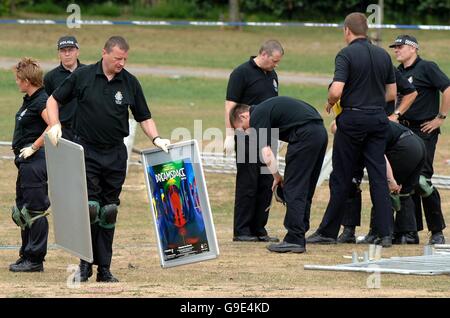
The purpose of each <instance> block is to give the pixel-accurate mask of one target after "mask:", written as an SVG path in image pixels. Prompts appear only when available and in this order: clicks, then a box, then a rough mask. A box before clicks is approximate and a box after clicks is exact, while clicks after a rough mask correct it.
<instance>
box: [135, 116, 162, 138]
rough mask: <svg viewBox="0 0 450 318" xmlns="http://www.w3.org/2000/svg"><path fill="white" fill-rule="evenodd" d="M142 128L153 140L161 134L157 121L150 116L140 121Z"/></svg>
mask: <svg viewBox="0 0 450 318" xmlns="http://www.w3.org/2000/svg"><path fill="white" fill-rule="evenodd" d="M139 124H140V125H141V128H142V130H143V131H144V133H145V134H146V135H147V137H148V138H150V139H151V140H153V138H155V137H156V136H159V133H158V129H157V128H156V124H155V121H154V120H153V119H152V118H150V119H146V120H144V121H142V122H140V123H139Z"/></svg>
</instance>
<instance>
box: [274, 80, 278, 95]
mask: <svg viewBox="0 0 450 318" xmlns="http://www.w3.org/2000/svg"><path fill="white" fill-rule="evenodd" d="M273 89H274V90H275V92H277V93H278V83H277V81H276V80H275V79H273Z"/></svg>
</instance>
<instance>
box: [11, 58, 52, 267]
mask: <svg viewBox="0 0 450 318" xmlns="http://www.w3.org/2000/svg"><path fill="white" fill-rule="evenodd" d="M14 72H15V75H16V83H17V86H18V87H19V90H20V91H21V92H22V93H25V96H24V97H23V103H22V106H21V107H20V109H19V111H18V112H17V114H16V118H15V122H16V124H15V128H14V137H13V142H12V148H13V151H14V155H15V159H14V163H15V165H16V167H17V169H18V174H17V181H16V205H15V206H13V208H12V219H13V221H14V223H16V224H17V226H19V227H20V228H21V236H22V246H21V248H20V252H19V256H20V257H19V259H18V260H17V261H16V262H15V263H13V264H11V265H10V267H9V270H10V271H12V272H42V271H43V270H44V266H43V261H44V257H45V255H46V254H47V237H48V222H47V218H46V217H45V216H46V215H47V213H46V210H47V209H48V207H49V206H50V201H49V199H48V195H47V170H46V166H45V152H44V148H43V146H44V136H43V133H44V132H45V130H46V129H47V111H46V109H45V106H46V102H47V98H48V96H47V94H46V92H45V90H44V88H43V71H42V69H41V68H40V66H39V64H38V63H37V62H36V61H35V60H33V59H30V58H22V59H21V60H20V62H19V63H17V65H16V66H15V67H14Z"/></svg>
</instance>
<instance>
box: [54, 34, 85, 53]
mask: <svg viewBox="0 0 450 318" xmlns="http://www.w3.org/2000/svg"><path fill="white" fill-rule="evenodd" d="M65 47H76V48H77V49H79V48H80V46H79V45H78V42H77V39H76V38H75V37H74V36H63V37H61V38H60V39H59V40H58V43H57V48H58V50H59V49H63V48H65Z"/></svg>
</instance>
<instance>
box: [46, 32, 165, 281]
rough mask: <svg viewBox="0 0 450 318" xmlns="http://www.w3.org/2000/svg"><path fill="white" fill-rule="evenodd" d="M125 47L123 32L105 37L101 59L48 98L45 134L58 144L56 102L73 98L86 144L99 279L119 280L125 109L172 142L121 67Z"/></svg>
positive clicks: (79, 137)
mask: <svg viewBox="0 0 450 318" xmlns="http://www.w3.org/2000/svg"><path fill="white" fill-rule="evenodd" d="M128 50H129V46H128V43H127V42H126V41H125V39H124V38H123V37H120V36H113V37H111V38H110V39H109V40H108V41H107V42H106V43H105V46H104V48H103V52H102V59H101V60H100V61H99V62H97V63H96V64H92V65H87V66H85V67H81V68H79V69H77V70H75V71H74V72H73V73H72V74H71V75H70V76H69V77H68V78H67V79H66V80H65V81H64V82H63V83H62V84H61V86H60V87H59V88H57V89H56V90H55V91H54V92H53V94H52V96H50V97H49V99H48V101H47V109H48V114H49V119H50V123H51V124H52V127H51V128H50V130H49V132H48V135H49V138H50V140H51V141H52V143H53V144H56V143H57V142H58V139H59V138H60V136H61V125H60V123H59V122H58V104H61V105H64V104H66V103H67V102H68V101H70V100H72V99H73V98H76V99H77V108H76V111H75V115H74V120H73V132H74V141H75V142H77V143H78V144H80V145H82V146H83V148H84V154H85V163H86V177H87V187H88V196H89V213H90V217H91V234H92V245H93V252H94V264H96V265H98V269H97V271H98V273H97V281H99V282H117V281H118V280H117V279H116V278H115V277H114V276H113V275H112V274H111V271H110V265H111V258H112V243H113V237H114V229H115V223H116V218H117V214H118V206H119V204H120V200H119V195H120V192H121V190H122V185H123V183H124V181H125V174H126V165H127V150H126V147H125V145H124V143H123V139H124V137H126V136H127V135H128V133H129V128H128V109H131V112H132V113H133V116H134V118H135V120H136V121H137V122H139V123H140V125H141V127H142V129H143V130H144V133H145V134H146V135H147V136H148V137H149V138H153V143H154V144H155V145H156V146H157V147H159V148H161V149H163V150H164V151H166V152H167V146H168V145H169V144H170V141H169V140H167V139H161V138H160V137H159V136H158V131H157V128H156V124H155V122H154V121H153V119H152V116H151V113H150V111H149V109H148V106H147V102H146V100H145V97H144V94H143V92H142V88H141V85H140V84H139V81H138V80H137V79H136V77H134V76H133V75H131V74H130V73H129V72H128V71H126V70H125V69H124V66H125V62H126V60H127V58H128ZM91 275H92V264H89V263H87V262H85V261H83V260H81V262H80V280H81V281H87V280H88V278H89V277H90V276H91Z"/></svg>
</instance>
